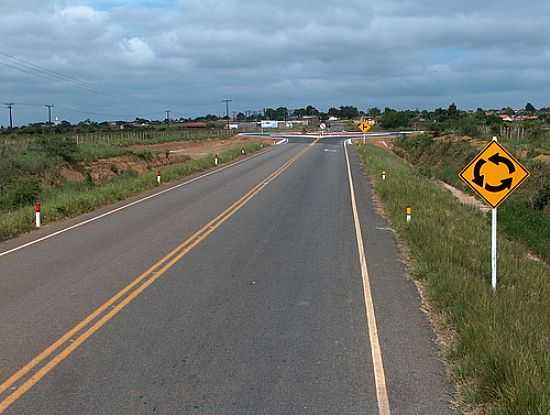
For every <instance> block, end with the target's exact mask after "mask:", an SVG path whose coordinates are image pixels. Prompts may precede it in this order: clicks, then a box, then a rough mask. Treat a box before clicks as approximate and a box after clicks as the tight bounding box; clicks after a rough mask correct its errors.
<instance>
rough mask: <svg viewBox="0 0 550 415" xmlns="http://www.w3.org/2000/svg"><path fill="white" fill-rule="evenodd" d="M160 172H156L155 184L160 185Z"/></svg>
mask: <svg viewBox="0 0 550 415" xmlns="http://www.w3.org/2000/svg"><path fill="white" fill-rule="evenodd" d="M160 181H161V180H160V170H158V171H157V183H158V184H160Z"/></svg>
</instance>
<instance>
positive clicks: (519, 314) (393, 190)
mask: <svg viewBox="0 0 550 415" xmlns="http://www.w3.org/2000/svg"><path fill="white" fill-rule="evenodd" d="M359 152H360V155H361V158H362V160H363V163H364V166H365V169H366V172H367V174H369V175H372V176H373V177H374V181H375V189H376V193H377V194H378V196H379V197H380V199H381V201H382V203H383V205H384V210H385V212H386V214H387V215H388V217H389V219H390V220H391V222H392V224H393V226H394V228H395V229H396V231H397V232H398V234H399V236H400V238H402V239H404V240H406V241H407V242H408V244H409V247H410V249H411V254H412V256H413V258H414V264H415V265H414V270H413V276H414V277H415V278H417V279H419V280H422V281H423V282H424V283H425V285H426V287H427V290H428V294H429V297H430V300H431V302H432V305H433V306H434V308H435V310H437V312H439V313H441V314H442V315H443V316H444V317H445V321H447V322H448V324H449V326H450V327H452V328H453V329H454V331H455V332H456V335H457V338H456V342H455V344H454V345H453V346H452V348H451V350H449V351H448V355H447V358H448V359H449V361H450V362H451V367H452V373H453V380H454V381H456V382H458V383H461V384H462V385H463V386H464V398H465V402H464V404H465V405H466V406H469V405H471V406H477V405H488V406H489V408H490V411H489V412H490V413H491V414H493V415H518V414H531V415H535V414H537V415H538V414H548V413H549V411H550V353H549V352H548V350H549V348H550V312H549V311H550V267H548V266H547V265H544V264H540V263H536V262H533V261H531V260H529V259H528V258H527V250H526V248H525V247H524V246H523V245H522V244H519V243H516V242H513V241H510V240H508V239H506V238H505V237H504V235H503V233H500V239H499V254H500V256H499V263H498V265H499V287H498V291H497V293H496V294H493V292H492V290H491V288H490V281H489V280H490V245H489V241H490V239H489V237H490V226H489V217H488V216H486V215H484V214H482V213H481V212H479V211H478V210H476V209H474V208H470V207H467V206H464V205H461V204H460V203H459V202H458V201H457V200H456V199H455V198H454V197H453V196H452V195H451V194H450V193H448V192H446V191H444V190H442V189H440V188H439V187H437V186H436V185H435V184H434V183H433V182H432V181H431V180H430V179H428V178H427V177H425V176H424V175H423V174H421V173H420V172H419V171H418V170H417V169H416V168H414V167H411V166H410V165H408V164H406V163H405V162H404V161H402V160H401V159H399V158H398V157H397V156H395V155H393V154H391V153H389V152H386V151H384V150H382V149H379V148H377V147H375V146H371V145H367V146H360V147H359ZM383 170H385V171H386V172H387V173H388V178H387V180H386V181H384V182H382V181H381V179H380V172H381V171H383ZM408 206H410V207H412V208H413V222H412V224H411V225H406V223H405V220H404V219H405V218H404V209H405V208H406V207H408Z"/></svg>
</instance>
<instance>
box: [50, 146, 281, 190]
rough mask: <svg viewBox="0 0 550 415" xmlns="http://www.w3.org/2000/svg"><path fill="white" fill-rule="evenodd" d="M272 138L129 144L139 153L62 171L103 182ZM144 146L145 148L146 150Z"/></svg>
mask: <svg viewBox="0 0 550 415" xmlns="http://www.w3.org/2000/svg"><path fill="white" fill-rule="evenodd" d="M272 141H273V140H272V139H267V138H261V137H232V138H228V139H225V140H219V139H211V140H199V141H174V142H170V143H161V144H149V145H147V144H145V145H136V146H132V147H130V149H131V150H136V152H137V154H136V155H128V156H120V157H111V158H106V159H100V160H96V161H93V162H90V163H79V164H78V165H76V166H69V165H66V166H64V167H62V169H61V172H60V173H61V176H62V177H63V178H64V179H66V180H69V181H76V182H83V181H84V180H87V178H88V177H89V179H91V180H92V181H93V182H94V183H101V182H105V181H107V180H109V179H111V178H113V177H115V176H119V175H121V174H124V173H126V172H128V171H135V172H137V173H145V172H147V171H151V170H155V169H158V168H161V167H165V166H169V165H171V164H178V163H183V162H185V161H188V160H191V159H193V160H195V159H200V158H204V157H206V156H208V155H209V154H219V153H222V152H223V151H225V150H227V149H229V148H231V147H235V146H237V145H245V144H251V143H264V144H271V143H272ZM144 150H146V151H145V152H144ZM138 154H141V155H138ZM89 179H88V180H89Z"/></svg>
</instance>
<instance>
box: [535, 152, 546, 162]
mask: <svg viewBox="0 0 550 415" xmlns="http://www.w3.org/2000/svg"><path fill="white" fill-rule="evenodd" d="M535 160H539V161H542V162H544V163H550V154H541V155H539V156H537V157H535Z"/></svg>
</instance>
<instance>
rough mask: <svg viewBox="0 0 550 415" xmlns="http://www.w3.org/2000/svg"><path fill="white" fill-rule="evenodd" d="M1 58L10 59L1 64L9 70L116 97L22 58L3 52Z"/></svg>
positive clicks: (84, 82)
mask: <svg viewBox="0 0 550 415" xmlns="http://www.w3.org/2000/svg"><path fill="white" fill-rule="evenodd" d="M0 56H3V57H5V58H8V59H10V61H9V62H0V63H1V64H2V65H5V66H7V67H9V68H12V69H15V70H18V71H20V72H23V73H26V74H29V75H33V76H39V77H41V78H45V79H48V80H50V81H63V82H70V83H72V84H73V85H74V86H76V87H79V88H81V89H83V90H86V91H87V92H91V93H93V94H97V95H104V96H108V97H114V95H110V94H105V93H103V92H102V91H99V90H97V89H95V88H93V86H92V85H91V84H90V83H88V82H86V81H83V80H80V79H78V78H75V77H72V76H68V75H64V74H62V73H60V72H56V71H52V70H49V69H46V68H43V67H41V66H39V65H35V64H33V63H31V62H28V61H25V60H23V59H21V58H17V57H15V56H12V55H8V54H6V53H3V52H0Z"/></svg>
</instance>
